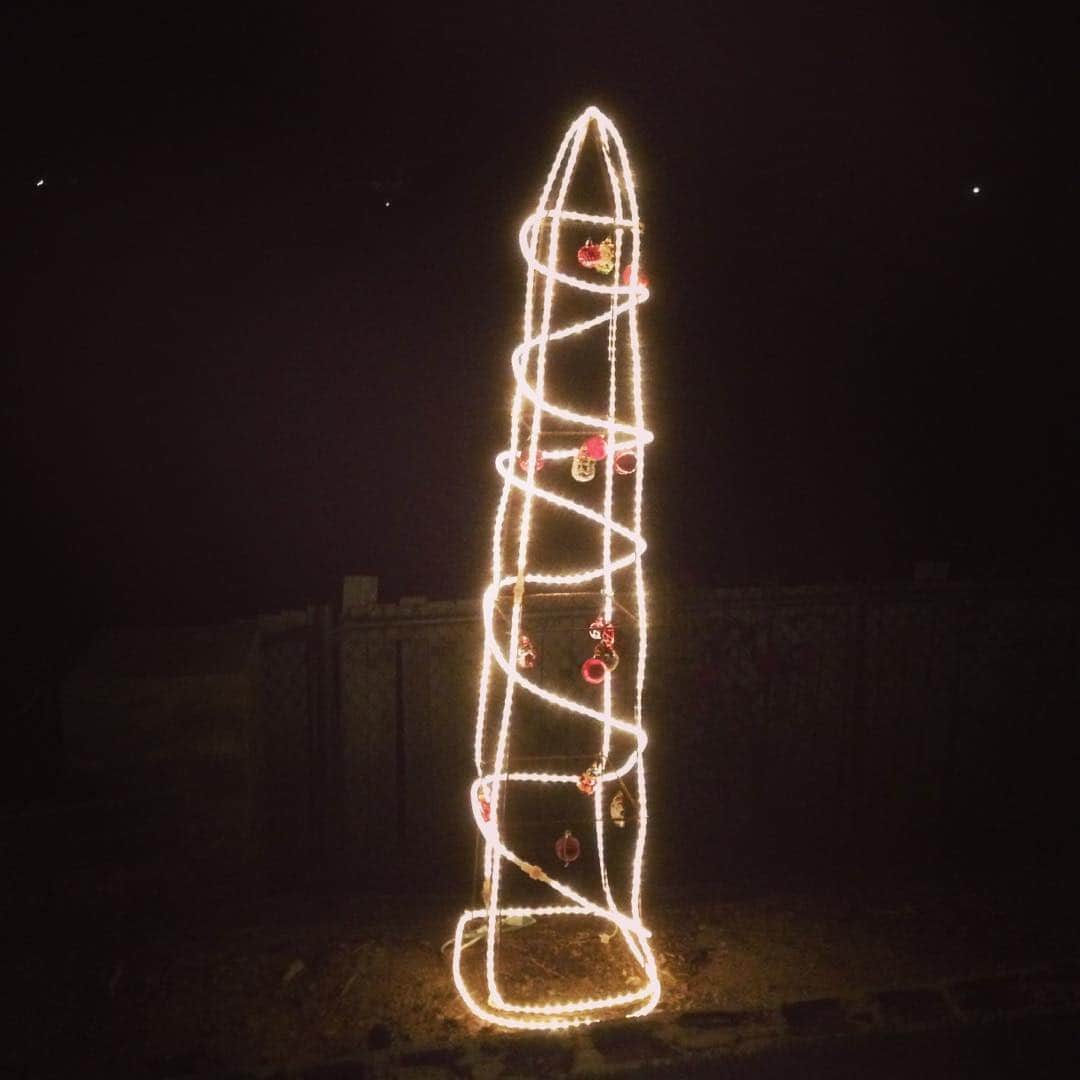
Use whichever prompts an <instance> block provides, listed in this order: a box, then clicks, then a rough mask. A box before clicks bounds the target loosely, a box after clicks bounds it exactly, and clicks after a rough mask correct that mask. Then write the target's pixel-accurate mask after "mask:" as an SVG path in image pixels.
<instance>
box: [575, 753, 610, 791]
mask: <svg viewBox="0 0 1080 1080" xmlns="http://www.w3.org/2000/svg"><path fill="white" fill-rule="evenodd" d="M603 771H604V770H603V769H602V768H601V767H600V762H599V761H594V762H593V763H592V764H591V765H590V766H589V767H588V768H587V769H586V770H585V771H584V772H583V773H582V774H581V776H579V777H578V782H577V786H578V791H580V792H581V793H582V795H591V794H592V793H593V792H594V791H595V790H596V781H597V780H599V779H600V774H601V773H602V772H603Z"/></svg>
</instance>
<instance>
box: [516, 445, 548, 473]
mask: <svg viewBox="0 0 1080 1080" xmlns="http://www.w3.org/2000/svg"><path fill="white" fill-rule="evenodd" d="M518 465H520V466H521V471H522V472H528V471H529V455H528V452H527V451H523V452H522V453H521V455H520V456H519V457H518ZM543 467H544V454H543V452H542V451H540V450H537V451H536V468H535V469H534V470H533V471H534V472H539V471H540V470H541V469H542V468H543Z"/></svg>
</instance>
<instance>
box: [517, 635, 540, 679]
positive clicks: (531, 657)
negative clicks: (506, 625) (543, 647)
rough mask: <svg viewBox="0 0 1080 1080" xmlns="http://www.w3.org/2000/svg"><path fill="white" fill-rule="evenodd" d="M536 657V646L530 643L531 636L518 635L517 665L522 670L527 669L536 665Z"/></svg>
mask: <svg viewBox="0 0 1080 1080" xmlns="http://www.w3.org/2000/svg"><path fill="white" fill-rule="evenodd" d="M537 658H538V657H537V652H536V646H535V645H534V644H533V643H532V638H530V637H529V635H528V634H522V635H520V636H519V637H518V651H517V663H518V667H519V668H521V669H522V670H523V671H529V670H531V669H532V668H534V667H536V661H537Z"/></svg>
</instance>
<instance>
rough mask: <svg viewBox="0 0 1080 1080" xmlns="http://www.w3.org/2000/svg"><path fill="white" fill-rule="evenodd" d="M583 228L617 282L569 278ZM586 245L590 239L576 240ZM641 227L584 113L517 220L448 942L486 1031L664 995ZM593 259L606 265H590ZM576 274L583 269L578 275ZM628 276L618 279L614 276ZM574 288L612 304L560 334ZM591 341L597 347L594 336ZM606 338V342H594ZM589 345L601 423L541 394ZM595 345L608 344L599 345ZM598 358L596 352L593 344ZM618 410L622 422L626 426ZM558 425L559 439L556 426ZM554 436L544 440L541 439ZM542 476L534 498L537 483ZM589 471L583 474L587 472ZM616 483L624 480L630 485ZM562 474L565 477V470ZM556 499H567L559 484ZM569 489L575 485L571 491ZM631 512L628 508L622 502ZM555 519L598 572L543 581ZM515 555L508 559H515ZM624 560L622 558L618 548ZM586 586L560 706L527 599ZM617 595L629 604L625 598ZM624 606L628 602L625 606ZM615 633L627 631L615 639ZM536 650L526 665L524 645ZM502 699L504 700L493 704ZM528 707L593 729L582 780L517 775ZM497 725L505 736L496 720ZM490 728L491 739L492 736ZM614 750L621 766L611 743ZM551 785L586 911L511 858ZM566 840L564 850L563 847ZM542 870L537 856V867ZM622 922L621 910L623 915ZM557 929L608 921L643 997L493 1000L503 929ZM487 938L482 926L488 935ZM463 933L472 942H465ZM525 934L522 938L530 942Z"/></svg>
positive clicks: (645, 1004) (621, 175)
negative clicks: (572, 666)
mask: <svg viewBox="0 0 1080 1080" xmlns="http://www.w3.org/2000/svg"><path fill="white" fill-rule="evenodd" d="M590 134H593V135H594V136H595V138H596V140H597V143H598V145H599V149H600V154H601V157H602V160H603V167H604V171H605V176H606V179H607V184H608V188H609V190H610V193H611V200H612V206H611V211H610V213H607V214H598V213H585V212H581V211H577V210H571V209H567V207H566V200H567V195H568V191H569V188H570V182H571V179H572V177H573V175H574V170H575V167H576V165H577V163H578V159H579V156H580V153H581V150H582V148H583V146H584V144H585V141H586V139H587V138H588V137H589V136H590ZM564 226H566V228H567V229H580V227H581V226H592V227H596V228H599V229H603V230H606V231H608V232H610V233H611V234H612V235H613V239H612V237H607V238H605V239H604V241H603V243H599V244H592V242H591V241H588V242H587V243H586V245H585V246H584V247H583V248H582V249H581V251H579V255H578V261H579V263H580V264H581V266H582V267H587V268H592V269H593V270H594V271H595V272H597V273H599V274H601V275H606V274H610V275H611V276H610V281H597V280H596V279H595V277H593V278H589V277H587V276H583V275H582V274H581V273H580V272H571V271H570V270H568V269H566V268H563V267H560V265H559V252H560V244H559V239H560V234H561V230H562V229H563V227H564ZM581 231H583V230H581ZM641 232H642V227H641V220H640V217H639V214H638V203H637V194H636V192H635V189H634V183H633V177H632V175H631V170H630V162H629V158H628V156H627V152H626V147H625V145H624V143H623V140H622V138H621V136H620V135H619V132H618V130H617V129H616V127H615V125H614V124H613V123H612V122H611V120H609V119H608V117H606V116H605V115H604V114H603V113H602V112H600V110H599V109H597V108H595V107H590V108H588V109H586V110H585V111H584V112H583V113H582V114H581V116H579V117H578V118H577V120H575V121H574V123H573V124H571V125H570V127H569V128H568V129H567V131H566V133H565V135H564V136H563V139H562V143H561V145H560V147H559V150H558V152H557V153H556V155H555V159H554V161H553V163H552V166H551V169H550V171H549V172H548V176H547V179H546V181H545V184H544V187H543V191H542V192H541V195H540V199H539V201H538V204H537V208H536V211H535V212H534V213H532V214H530V215H529V216H528V217H527V218H526V219H525V221H524V222H523V224H522V226H521V229H520V231H519V233H518V243H519V246H520V248H521V254H522V257H523V258H524V261H525V265H526V277H525V309H524V319H523V329H522V338H521V343H520V344H519V345H518V346H517V347H516V348H515V349H514V350H513V353H512V355H511V358H510V365H511V370H512V372H513V376H514V396H513V402H512V405H511V409H510V440H509V446H508V448H507V449H505V450H503V451H502V452H501V453H499V454H498V455H497V456H496V459H495V468H496V471H497V472H498V474H499V476H501V478H502V490H501V494H500V496H499V501H498V505H497V508H496V512H495V525H494V530H493V533H492V562H491V566H492V570H491V583H490V585H488V587H487V588H486V589H485V591H484V595H483V605H482V610H483V619H484V656H483V661H482V664H481V671H480V685H479V695H478V704H477V715H476V732H475V741H474V759H475V765H476V779H475V780H474V781H473V782H472V784H471V786H470V789H469V804H470V808H471V810H472V815H473V819H474V822H475V824H476V827H477V829H478V831H479V833H480V835H481V837H482V839H483V841H484V861H483V873H484V907H482V908H476V909H472V910H468V911H465V912H463V913H462V915H461V917H460V919H459V920H458V924H457V929H456V932H455V935H454V939H453V943H454V953H453V976H454V983H455V985H456V987H457V989H458V992H459V993H460V995H461V997H462V999H463V1000H464V1002H465V1004H466V1005H467V1006H468V1008H469V1009H470V1010H471V1011H472V1012H473V1013H474V1014H475V1015H476V1016H478V1017H479V1018H480V1019H482V1020H484V1021H487V1022H489V1023H492V1024H496V1025H499V1026H502V1027H507V1028H521V1029H539V1030H563V1029H566V1028H571V1027H576V1026H578V1025H581V1024H590V1023H596V1022H597V1021H599V1020H603V1019H609V1018H613V1017H615V1016H620V1015H629V1016H643V1015H645V1014H646V1013H648V1012H650V1011H651V1010H652V1009H653V1008H654V1007H655V1006H656V1003H657V1001H658V1000H659V997H660V982H659V978H658V975H657V968H656V960H655V958H654V956H653V952H652V949H651V947H650V944H649V939H650V937H651V934H650V931H649V930H648V929H647V927H646V926H645V924H644V922H643V920H642V913H641V887H642V873H643V862H644V849H645V832H646V825H647V821H648V815H647V807H646V798H645V766H644V750H645V746H646V743H647V741H648V740H647V737H646V734H645V730H644V727H643V722H642V720H643V718H642V700H643V693H644V685H645V657H646V651H647V636H648V620H647V612H646V595H645V581H644V573H643V569H642V558H643V556H644V554H645V550H646V543H645V539H644V537H643V535H642V503H643V492H644V458H645V455H644V451H645V447H646V446H647V445H648V444H649V443H650V442H651V441H652V438H653V436H652V433H651V432H650V431H649V430H648V429H647V428H646V427H645V422H644V407H643V392H642V359H641V343H640V338H639V332H638V322H637V309H638V306H639V305H640V304H641V303H643V302H644V301H645V300H647V299H648V297H649V290H648V288H647V287H646V286H645V284H644V282H643V281H642V277H641V273H640V258H641ZM597 252H599V253H600V256H599V257H597V255H596V253H597ZM578 269H580V268H575V270H578ZM620 270H621V271H622V272H621V273H620ZM559 289H562V290H566V289H571V290H574V291H576V292H579V293H583V294H586V295H587V296H595V297H597V298H598V299H600V300H601V301H604V303H603V306H602V309H601V310H600V311H599V312H598V313H597V314H595V315H590V316H588V317H586V318H583V319H580V320H579V321H577V322H572V323H569V324H567V325H563V326H555V325H553V321H554V317H553V309H554V301H555V297H556V293H557V290H559ZM594 330H595V331H597V333H596V334H594V335H590V331H594ZM601 330H603V333H604V337H603V339H601V337H600V331H601ZM574 338H578V339H582V340H583V341H584V342H589V343H595V348H594V349H593V351H592V352H590V353H589V355H595V356H596V357H597V359H598V360H599V359H601V358H606V361H607V364H608V380H607V382H608V385H607V410H606V412H605V413H604V414H603V415H594V414H593V413H589V412H585V411H581V410H580V409H578V408H575V407H573V406H572V405H570V404H567V403H556V402H554V401H549V400H548V399H547V397H546V396H545V375H546V372H547V366H548V361H549V346H552V345H553V344H554V343H557V342H563V341H567V340H569V339H574ZM601 340H603V344H602V345H601ZM590 347H591V346H590ZM627 364H628V365H629V369H630V370H629V383H630V394H629V395H628V396H629V401H628V402H625V401H624V402H620V401H619V400H618V388H619V383H618V380H617V378H616V376H617V374H618V373H619V371H620V369H621V370H625V365H627ZM620 404H621V405H622V409H623V413H624V415H623V416H622V418H620V417H619V416H618V415H617V412H616V410H617V406H619V405H620ZM554 420H557V421H559V422H560V424H561V425H563V426H561V427H559V428H557V429H554V430H553V426H552V423H551V421H554ZM545 425H546V430H545ZM565 425H571V427H570V429H569V430H570V432H571V433H573V432H576V431H578V430H579V429H580V434H581V439H582V440H584V441H583V442H579V446H571V447H567V446H566V445H555V444H553V443H552V439H553V438H563V439H565V436H566V434H567V430H566V427H565ZM558 463H563V468H565V466H566V464H572V465H573V476H574V479H575V480H580V481H583V482H587V481H589V480H592V479H593V478H594V477H595V478H596V479H598V480H600V481H601V485H602V489H603V494H602V499H601V500H600V506H599V507H597V506H595V505H593V506H590V505H587V504H586V503H585V502H583V501H581V500H580V499H577V498H570V497H568V496H567V495H565V494H562V493H561V492H560V491H557V490H554V488H555V487H557V486H559V478H558V477H553V475H552V474H553V472H555V471H556V470H553V469H552V468H550V466H552V465H553V464H558ZM545 466H547V467H548V468H547V471H545V472H544V483H543V484H541V483H540V480H539V478H538V473H539V472H540V471H541V470H542V469H544V468H545ZM586 466H587V468H586ZM631 473H632V474H633V477H632V480H631V479H629V478H628V479H625V480H624V479H619V480H618V481H617V480H616V478H617V477H619V478H622V477H629V474H631ZM561 475H562V476H564V477H565V476H566V475H567V474H566V473H565V472H563V473H562V474H561ZM617 482H618V483H619V484H624V483H625V484H631V483H632V486H633V488H632V496H631V499H630V501H631V502H632V507H633V510H632V517H631V520H630V521H629V522H625V521H619V520H616V517H615V509H614V508H615V503H616V495H615V488H616V483H617ZM562 486H564V487H565V486H566V485H565V483H563V485H562ZM572 486H573V485H572ZM621 501H622V502H625V501H627V500H626V498H625V496H624V497H623V498H622V500H621ZM541 506H547V507H551V508H554V509H557V510H561V511H566V512H568V513H571V514H575V515H577V516H578V517H580V518H581V519H583V520H584V521H586V522H588V523H590V524H591V525H594V526H596V527H597V529H598V530H599V536H598V540H599V544H598V547H599V559H600V561H599V564H598V565H586V566H584V567H580V568H572V569H559V568H551V567H535V566H532V565H531V564H530V539H531V530H532V525H533V517H534V510H535V509H536V508H537V507H541ZM514 526H516V545H514V544H513V543H512V542H511V544H506V543H505V535H506V533H507V532H509V531H512V529H513V528H514ZM507 548H513V550H506V549H507ZM616 549H618V550H616ZM590 584H591V585H593V586H594V587H595V588H597V589H598V592H597V593H596V594H594V595H598V596H599V597H600V605H599V606H600V610H599V612H598V614H597V618H596V620H595V621H594V623H593V625H592V627H590V636H591V637H593V638H596V639H597V641H596V646H595V648H596V652H595V654H594V658H593V659H592V660H589V661H586V665H589V666H588V669H587V671H586V670H585V667H583V674H585V679H586V680H587V681H583V682H582V684H581V687H582V697H583V698H586V697H588V698H589V700H592V701H593V702H595V701H596V697H595V695H596V694H597V689H595V688H593V687H592V686H590V685H589V683H592V682H595V683H596V684H597V686H598V687H599V693H600V700H599V705H597V704H588V703H587V702H586V700H577V699H575V698H574V697H572V696H568V695H567V694H565V693H556V692H554V691H553V690H551V689H548V688H546V687H545V686H543V685H541V681H540V679H539V676H538V677H536V678H530V677H528V676H527V675H525V674H524V673H523V671H522V670H521V668H523V667H524V668H529V669H531V668H533V666H534V664H535V662H536V655H535V651H532V650H533V646H532V642H531V639H530V638H529V637H528V635H527V632H526V633H524V634H523V623H524V620H525V617H526V610H527V608H528V607H529V605H530V602H531V601H532V600H533V599H534V598H538V597H543V596H544V595H545V589H546V588H548V587H550V586H570V587H580V586H585V585H590ZM617 593H618V594H619V595H621V596H623V598H624V601H625V602H623V601H619V600H618V599H617ZM627 593H631V594H632V598H633V599H632V601H626V600H625V596H626V594H627ZM506 599H509V600H510V601H511V608H510V613H509V617H508V618H506V617H505V614H503V616H502V625H501V626H500V628H499V629H496V611H497V609H498V610H499V612H500V613H502V612H503V604H502V602H503V601H505V600H506ZM616 607H618V608H619V610H620V612H629V613H632V615H633V618H634V620H635V621H636V624H637V641H636V650H635V651H636V656H635V657H634V658H633V659H632V662H627V661H625V660H624V662H623V666H622V667H620V668H619V671H618V673H617V674H616V673H615V665H616V664H617V663H618V662H619V657H618V655H617V654H616V653H615V651H614V649H615V647H616V645H617V644H618V645H620V646H621V645H622V640H623V639H622V637H620V638H618V639H617V638H616V631H615V629H614V624H613V618H614V612H615V609H616ZM620 633H621V632H620ZM523 641H524V642H525V643H526V644H527V651H525V652H524V653H519V645H520V643H521V642H523ZM614 679H619V680H623V683H622V685H624V686H626V687H629V692H628V693H623V694H621V695H619V697H620V700H626V699H627V698H629V699H632V701H633V706H632V713H631V714H630V715H629V716H625V715H624V716H619V715H615V709H614V701H615V697H616V694H615V692H614V687H613V680H614ZM500 694H501V702H500V701H499V695H500ZM522 695H528V696H529V697H532V698H534V699H535V700H536V701H537V702H540V703H543V704H544V705H545V706H549V707H551V708H552V709H554V710H557V711H558V712H559V713H565V714H568V718H570V717H577V718H579V719H580V721H581V722H583V723H587V724H591V725H593V726H594V728H595V730H596V732H597V734H598V736H599V740H598V743H599V751H598V757H597V762H596V764H595V765H594V766H593V767H592V768H591V769H589V770H587V772H586V773H585V774H583V775H577V774H573V773H555V772H544V771H522V770H514V769H510V768H509V767H508V763H509V761H510V759H511V757H512V754H511V739H510V735H511V721H512V719H513V716H514V712H515V701H521V700H523V698H522ZM492 714H497V717H498V719H497V725H495V724H492V723H490V722H489V718H490V717H491V715H492ZM492 728H493V729H494V730H492ZM615 736H619V744H618V745H619V747H620V749H619V751H618V757H619V759H618V760H616V756H617V755H616V754H615V752H614V746H613V739H614V737H615ZM624 778H625V780H626V781H631V782H633V783H635V784H636V793H637V797H636V808H637V830H636V836H635V837H634V842H633V853H632V861H631V873H630V881H629V889H628V894H629V895H628V896H627V897H623V898H622V906H620V900H619V898H617V897H616V890H615V889H614V888H613V886H612V883H611V881H610V879H609V876H608V869H607V864H606V855H605V846H604V828H605V815H604V805H605V800H606V799H607V798H609V797H610V796H611V795H612V791H613V790H615V789H613V785H617V786H618V789H617V793H616V797H617V798H618V800H619V802H618V814H616V813H615V807H614V806H613V807H612V817H613V819H615V818H617V819H618V820H616V824H617V825H619V826H620V827H621V826H622V825H624V824H625V821H624V820H623V813H624V803H623V794H622V793H623V792H625V793H626V794H627V796H628V795H629V789H626V788H625V786H624ZM518 784H546V785H576V786H577V788H578V789H579V790H580V791H581V792H583V793H585V794H584V795H583V797H591V801H592V803H593V811H594V812H593V818H594V824H595V843H596V856H597V860H598V864H599V877H600V881H599V885H600V889H599V893H600V894H601V895H600V896H599V897H598V898H595V899H593V898H589V897H588V896H586V895H584V893H583V892H582V891H581V890H580V889H578V888H573V887H571V886H570V885H569V884H567V883H566V881H564V880H561V879H560V877H558V876H556V875H555V874H552V873H549V872H548V871H547V870H545V869H543V868H542V867H541V866H540V865H538V862H537V861H533V860H532V859H527V858H525V857H524V856H523V855H521V854H519V853H518V852H516V851H514V850H512V849H511V848H510V847H509V846H508V844H507V841H506V833H505V828H504V825H505V822H504V820H503V815H504V812H505V804H506V794H507V792H508V791H509V789H510V786H511V785H518ZM566 837H567V840H566V841H565V843H566V844H568V845H571V847H572V850H571V849H570V848H563V847H558V848H557V850H558V852H559V854H560V857H561V856H562V855H563V852H564V851H567V852H568V853H567V854H566V855H565V858H566V861H567V865H569V860H571V859H573V858H575V857H576V855H577V853H578V851H579V850H580V846H579V845H578V842H577V840H576V839H572V838H571V837H570V832H569V831H567V833H566ZM562 843H563V841H560V844H562ZM533 858H534V859H538V858H540V856H534V857H533ZM504 864H505V865H506V866H508V867H509V869H508V870H507V872H508V873H514V872H515V871H519V872H521V873H522V874H524V875H525V876H526V877H527V878H529V879H531V880H532V881H534V882H539V883H541V884H542V885H544V886H546V887H547V888H550V889H551V890H552V891H554V892H556V893H558V894H559V895H560V896H561V897H562V898H563V899H564V900H566V901H568V902H567V903H564V904H561V905H546V906H545V905H526V906H509V905H507V906H504V905H503V904H502V902H501V901H502V894H503V891H504V882H503V869H504ZM624 908H625V909H626V910H624ZM562 916H584V917H591V918H595V919H599V920H601V921H602V922H603V923H605V924H607V925H608V926H609V927H610V928H611V929H610V932H609V933H608V934H605V935H603V937H604V940H605V941H607V940H609V939H610V937H611V936H612V935H613V934H615V933H618V934H619V935H620V936H621V939H622V941H623V942H624V943H625V945H626V947H627V949H628V951H629V953H630V955H631V957H632V958H633V960H634V962H635V963H636V965H637V967H638V969H639V973H640V976H641V977H642V978H641V981H642V982H643V983H644V985H642V986H638V987H635V988H633V989H629V990H627V991H626V992H624V993H615V994H609V995H607V996H599V997H592V998H583V999H579V1000H572V1001H561V1002H550V1001H543V1002H518V1001H509V1000H507V999H506V998H505V997H504V996H503V993H502V991H501V989H500V985H499V980H498V970H497V969H498V964H497V950H498V930H499V926H500V924H501V923H502V922H504V921H505V920H507V919H519V920H521V919H526V920H539V919H542V918H552V917H562ZM481 924H485V925H481ZM470 927H474V928H475V929H473V930H471V931H470ZM467 932H468V936H469V941H468V944H472V943H473V942H475V941H477V940H478V938H479V937H480V936H483V938H485V939H486V941H485V949H486V955H485V960H484V970H483V977H484V980H485V982H486V985H485V986H484V987H483V989H482V991H479V992H478V990H477V989H476V988H470V987H469V986H468V985H467V981H466V978H465V976H464V974H463V971H462V953H463V950H464V949H465V948H466V947H467V944H466V943H465V938H466V935H467ZM526 932H527V931H526Z"/></svg>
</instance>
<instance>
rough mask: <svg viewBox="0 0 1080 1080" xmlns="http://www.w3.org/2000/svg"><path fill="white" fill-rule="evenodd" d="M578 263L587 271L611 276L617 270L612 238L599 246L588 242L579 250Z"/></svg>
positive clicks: (606, 239) (602, 241) (608, 238)
mask: <svg viewBox="0 0 1080 1080" xmlns="http://www.w3.org/2000/svg"><path fill="white" fill-rule="evenodd" d="M577 261H578V262H579V263H581V265H582V266H584V267H585V269H586V270H595V271H596V272H597V273H598V274H610V273H611V271H612V270H614V269H615V244H614V242H613V241H612V239H611V237H610V236H607V237H605V238H604V239H603V240H601V241H600V243H599V244H594V243H593V242H592V240H586V241H585V243H584V244H582V245H581V247H580V248H578V253H577Z"/></svg>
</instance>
